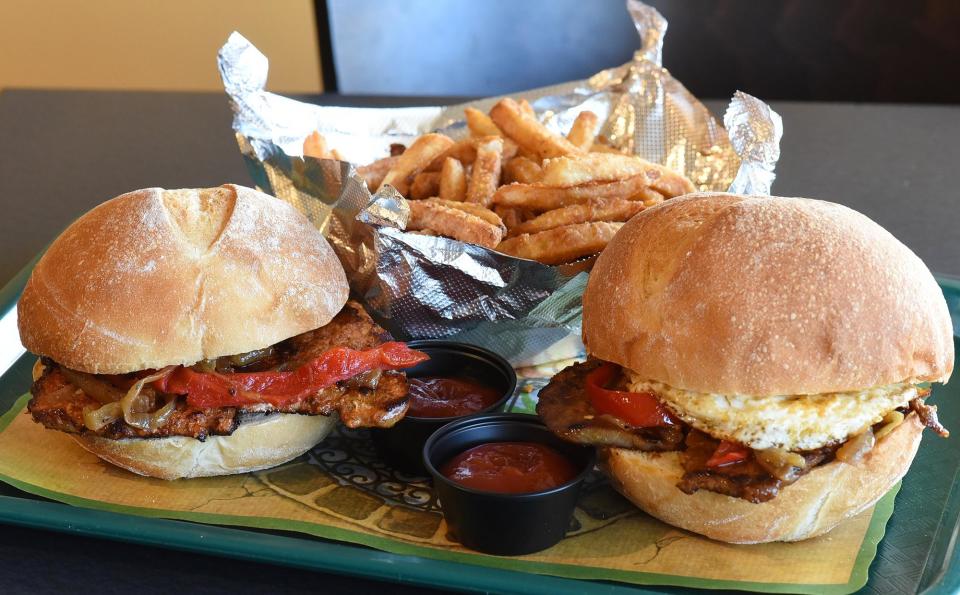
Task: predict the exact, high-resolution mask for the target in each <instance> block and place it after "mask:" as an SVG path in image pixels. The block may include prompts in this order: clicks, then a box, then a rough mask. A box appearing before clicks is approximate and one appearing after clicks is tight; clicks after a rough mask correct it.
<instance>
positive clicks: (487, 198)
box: [466, 137, 503, 207]
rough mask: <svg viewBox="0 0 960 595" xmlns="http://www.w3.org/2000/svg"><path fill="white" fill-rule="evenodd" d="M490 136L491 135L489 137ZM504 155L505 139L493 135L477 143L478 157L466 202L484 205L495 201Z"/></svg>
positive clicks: (471, 175) (468, 185) (474, 163)
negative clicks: (494, 194)
mask: <svg viewBox="0 0 960 595" xmlns="http://www.w3.org/2000/svg"><path fill="white" fill-rule="evenodd" d="M487 138H489V137H487ZM502 156H503V139H502V138H500V137H492V138H491V139H490V140H487V141H485V142H483V143H479V144H477V159H476V160H475V161H474V162H473V172H471V174H470V183H469V184H467V198H466V202H472V203H476V204H478V205H482V206H484V207H488V206H490V203H491V202H493V193H494V192H496V191H497V187H498V186H499V185H500V162H501V158H502Z"/></svg>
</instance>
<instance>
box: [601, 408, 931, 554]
mask: <svg viewBox="0 0 960 595" xmlns="http://www.w3.org/2000/svg"><path fill="white" fill-rule="evenodd" d="M922 434H923V424H921V423H920V420H919V418H918V417H917V415H916V414H915V413H911V414H910V415H908V416H907V417H906V419H905V420H904V421H903V423H901V424H900V425H899V426H897V427H896V428H895V429H894V430H893V431H892V432H891V433H890V434H887V435H886V436H885V437H884V438H883V439H882V440H880V442H879V443H878V444H877V445H876V446H875V447H874V448H873V449H872V450H871V451H870V452H869V453H868V454H867V455H866V456H865V457H864V459H863V461H861V462H860V463H859V464H858V465H848V464H846V463H842V462H840V461H833V462H831V463H828V464H826V465H821V466H819V467H817V468H815V469H814V470H812V471H811V472H810V473H807V474H806V475H804V476H803V477H801V478H800V479H798V480H797V481H796V483H793V484H791V485H789V486H787V487H786V488H784V489H782V490H781V492H780V494H779V495H777V497H776V498H774V499H772V500H770V501H767V502H763V503H760V504H752V503H750V502H747V501H746V500H741V499H740V498H731V497H730V496H724V495H722V494H717V493H714V492H708V491H706V490H700V491H698V492H696V493H694V494H685V493H683V492H681V491H680V490H679V489H678V488H677V482H679V481H680V478H681V476H682V475H683V467H682V465H681V462H680V455H679V453H676V452H662V453H647V452H640V451H634V450H626V449H622V448H603V449H601V451H600V460H601V466H602V467H603V469H604V471H606V473H607V474H608V475H609V476H610V478H611V479H612V481H613V485H614V487H615V488H617V490H618V491H619V492H620V493H621V494H623V495H624V496H625V497H626V498H627V499H628V500H630V501H631V502H633V503H634V504H636V505H637V506H638V507H639V508H640V509H642V510H643V511H644V512H647V513H648V514H650V515H652V516H654V517H656V518H658V519H660V520H661V521H664V522H665V523H669V524H671V525H674V526H676V527H680V528H682V529H686V530H688V531H693V532H694V533H699V534H701V535H706V536H707V537H710V538H711V539H716V540H718V541H725V542H728V543H766V542H770V541H800V540H802V539H809V538H811V537H816V536H817V535H822V534H823V533H826V532H827V531H830V530H831V529H833V528H834V527H836V526H837V525H838V524H840V523H841V522H842V521H843V520H845V519H847V518H850V517H852V516H854V515H856V514H859V513H860V512H862V511H863V510H865V509H867V508H869V507H870V506H871V505H873V504H874V503H875V502H876V501H877V500H879V499H880V498H881V497H882V496H883V495H884V494H886V493H887V492H888V491H889V490H890V488H892V487H893V485H894V484H895V483H897V481H899V480H900V478H902V477H903V476H904V474H906V472H907V470H908V469H909V468H910V463H911V462H912V461H913V457H914V456H915V455H916V453H917V448H918V447H919V445H920V438H921V437H922Z"/></svg>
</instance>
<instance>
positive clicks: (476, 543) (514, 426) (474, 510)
mask: <svg viewBox="0 0 960 595" xmlns="http://www.w3.org/2000/svg"><path fill="white" fill-rule="evenodd" d="M595 462H596V454H595V452H594V449H593V448H590V447H585V446H581V445H578V444H573V443H570V442H565V441H563V440H561V439H560V438H557V437H556V436H555V435H554V434H553V432H551V431H550V430H548V429H547V427H546V426H545V425H544V424H543V422H542V421H540V419H538V418H537V417H536V416H535V415H524V414H518V413H482V414H479V415H470V416H467V417H463V418H460V419H457V420H455V421H452V422H450V423H448V424H447V425H445V426H443V427H442V428H440V429H439V430H437V431H436V432H434V434H433V435H432V436H430V438H429V439H428V440H427V442H426V444H425V445H424V447H423V464H424V466H425V467H426V468H427V470H428V471H429V472H430V475H431V476H432V477H433V487H434V489H436V491H437V499H438V501H439V502H440V509H441V510H442V511H443V517H444V518H445V519H446V520H447V527H448V529H449V534H450V535H452V536H453V537H454V538H455V539H456V540H457V541H459V542H460V543H461V544H462V545H463V546H464V547H468V548H470V549H472V550H477V551H480V552H485V553H488V554H497V555H502V556H515V555H521V554H529V553H533V552H537V551H540V550H543V549H546V548H548V547H550V546H551V545H553V544H555V543H557V542H558V541H560V539H562V538H563V536H564V535H565V534H566V532H567V529H568V528H569V527H570V519H571V517H572V516H573V510H574V508H575V507H576V504H577V499H578V497H579V494H580V487H581V486H582V485H583V482H584V479H585V478H586V476H587V475H588V474H589V473H590V472H591V470H592V469H593V466H594V463H595Z"/></svg>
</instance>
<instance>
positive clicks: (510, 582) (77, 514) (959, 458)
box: [0, 261, 960, 595]
mask: <svg viewBox="0 0 960 595" xmlns="http://www.w3.org/2000/svg"><path fill="white" fill-rule="evenodd" d="M34 263H35V261H34V262H31V263H30V264H29V265H27V267H25V268H24V269H23V270H22V271H21V272H20V273H19V274H18V275H17V276H16V277H14V278H13V279H12V280H11V281H10V282H9V283H8V284H7V285H6V286H5V287H4V288H3V289H2V290H0V413H2V412H5V411H7V410H8V409H9V408H10V407H11V406H12V405H13V403H14V401H15V400H16V399H17V398H18V397H19V396H20V395H22V394H23V393H24V392H25V391H26V390H27V388H28V387H29V385H30V378H31V374H30V372H31V368H32V366H33V362H34V357H33V356H31V355H29V354H25V353H23V350H22V348H21V347H20V342H19V338H18V336H17V334H16V325H15V324H14V322H15V314H14V310H15V305H16V300H17V298H18V297H19V295H20V292H21V291H22V290H23V286H24V284H25V283H26V280H27V277H28V276H29V275H30V271H31V270H32V269H33V265H34ZM938 281H939V283H940V286H941V287H942V288H943V292H944V295H945V296H946V298H947V303H948V304H949V305H950V312H951V315H952V316H953V321H954V333H955V335H956V334H960V280H956V279H949V278H944V277H939V278H938ZM954 343H955V345H956V346H957V347H958V348H960V345H958V343H960V338H958V337H956V336H955V337H954ZM953 393H957V394H953ZM933 400H934V402H936V403H937V404H938V405H939V407H940V419H941V421H943V423H944V425H946V426H947V427H948V428H953V429H954V430H958V431H960V382H955V383H953V384H952V385H948V386H946V387H937V388H936V389H935V391H934V396H933ZM958 477H960V440H958V439H957V438H953V439H950V440H943V439H940V438H938V437H937V436H935V435H933V433H932V432H926V435H925V437H924V439H923V442H922V444H921V446H920V452H919V454H918V456H917V458H916V460H915V461H914V463H913V466H912V467H911V469H910V472H909V473H908V474H907V476H906V478H904V480H903V487H902V488H901V490H900V492H899V494H898V495H897V499H896V508H895V510H894V514H893V517H892V518H891V519H890V522H889V523H888V525H887V531H886V535H885V537H884V538H883V540H882V541H881V542H880V545H879V547H878V549H877V556H876V558H875V559H874V561H873V564H872V565H871V566H870V579H869V582H868V583H867V585H866V586H865V587H864V588H863V589H862V590H861V591H860V592H861V593H883V594H887V593H925V594H927V593H928V594H947V593H950V594H953V593H957V592H960V551H958V550H957V548H956V547H955V546H956V540H957V537H958V534H960V488H958V487H957V486H958V481H957V479H958ZM0 522H2V523H10V524H16V525H23V526H28V527H36V528H41V529H48V530H54V531H63V532H67V533H77V534H82V535H93V536H97V537H102V538H106V539H114V540H118V541H125V542H132V543H145V544H149V545H156V546H162V547H168V548H175V549H181V550H188V551H195V552H200V553H205V554H213V555H221V556H229V557H232V558H239V559H244V560H256V561H258V562H267V563H273V564H279V565H287V566H296V567H301V568H310V569H316V570H322V571H325V572H335V573H340V574H347V575H355V576H363V577H368V578H374V579H381V580H389V581H397V582H401V583H409V584H417V585H430V586H434V587H441V588H450V589H460V590H464V591H476V592H496V593H514V592H516V593H521V592H522V593H542V594H544V595H560V594H563V593H610V594H618V593H624V594H627V593H678V592H687V591H691V590H690V589H683V588H674V587H649V586H646V587H636V586H631V585H625V584H618V583H608V582H599V581H583V580H573V579H564V578H555V577H550V576H542V575H531V574H526V573H520V572H515V571H510V570H499V569H493V568H486V567H480V566H471V565H467V564H459V563H455V562H444V561H439V560H429V559H425V558H419V557H416V556H401V555H396V554H389V553H386V552H381V551H378V550H375V549H371V548H366V547H362V546H356V545H351V544H346V543H340V542H335V541H328V540H324V539H318V538H314V537H310V536H307V535H300V534H290V533H282V532H271V531H263V530H252V529H244V528H240V527H221V526H213V525H205V524H198V523H191V522H185V521H174V520H168V519H162V518H150V517H143V516H133V515H125V514H120V513H114V512H103V511H97V510H90V509H86V508H79V507H73V506H69V505H66V504H61V503H59V502H54V501H51V500H47V499H44V498H40V497H37V496H33V495H31V494H28V493H26V492H23V491H20V490H18V489H16V488H14V487H12V486H10V485H7V484H4V483H0Z"/></svg>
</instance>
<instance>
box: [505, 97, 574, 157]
mask: <svg viewBox="0 0 960 595" xmlns="http://www.w3.org/2000/svg"><path fill="white" fill-rule="evenodd" d="M490 118H491V119H493V122H494V124H496V125H497V127H498V128H499V129H500V130H502V131H503V133H504V134H505V135H507V136H508V137H510V138H511V139H513V140H514V141H515V142H516V143H517V144H518V145H519V146H520V147H521V148H523V149H526V150H528V151H530V152H532V153H533V154H535V155H536V156H537V157H539V158H540V159H546V158H548V157H560V156H561V155H569V154H571V153H580V152H581V151H580V149H578V148H577V147H576V146H575V145H574V144H573V143H571V142H570V141H568V140H567V139H565V138H563V137H562V136H560V135H558V134H554V133H552V132H550V131H549V130H547V128H546V127H545V126H544V125H543V124H541V123H540V121H539V120H537V118H536V117H535V116H532V115H530V114H528V113H526V112H524V111H523V109H522V108H521V106H520V104H518V103H517V102H516V101H514V100H513V99H510V98H509V97H507V98H505V99H501V100H500V101H499V102H497V104H496V105H494V106H493V109H491V110H490Z"/></svg>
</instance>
